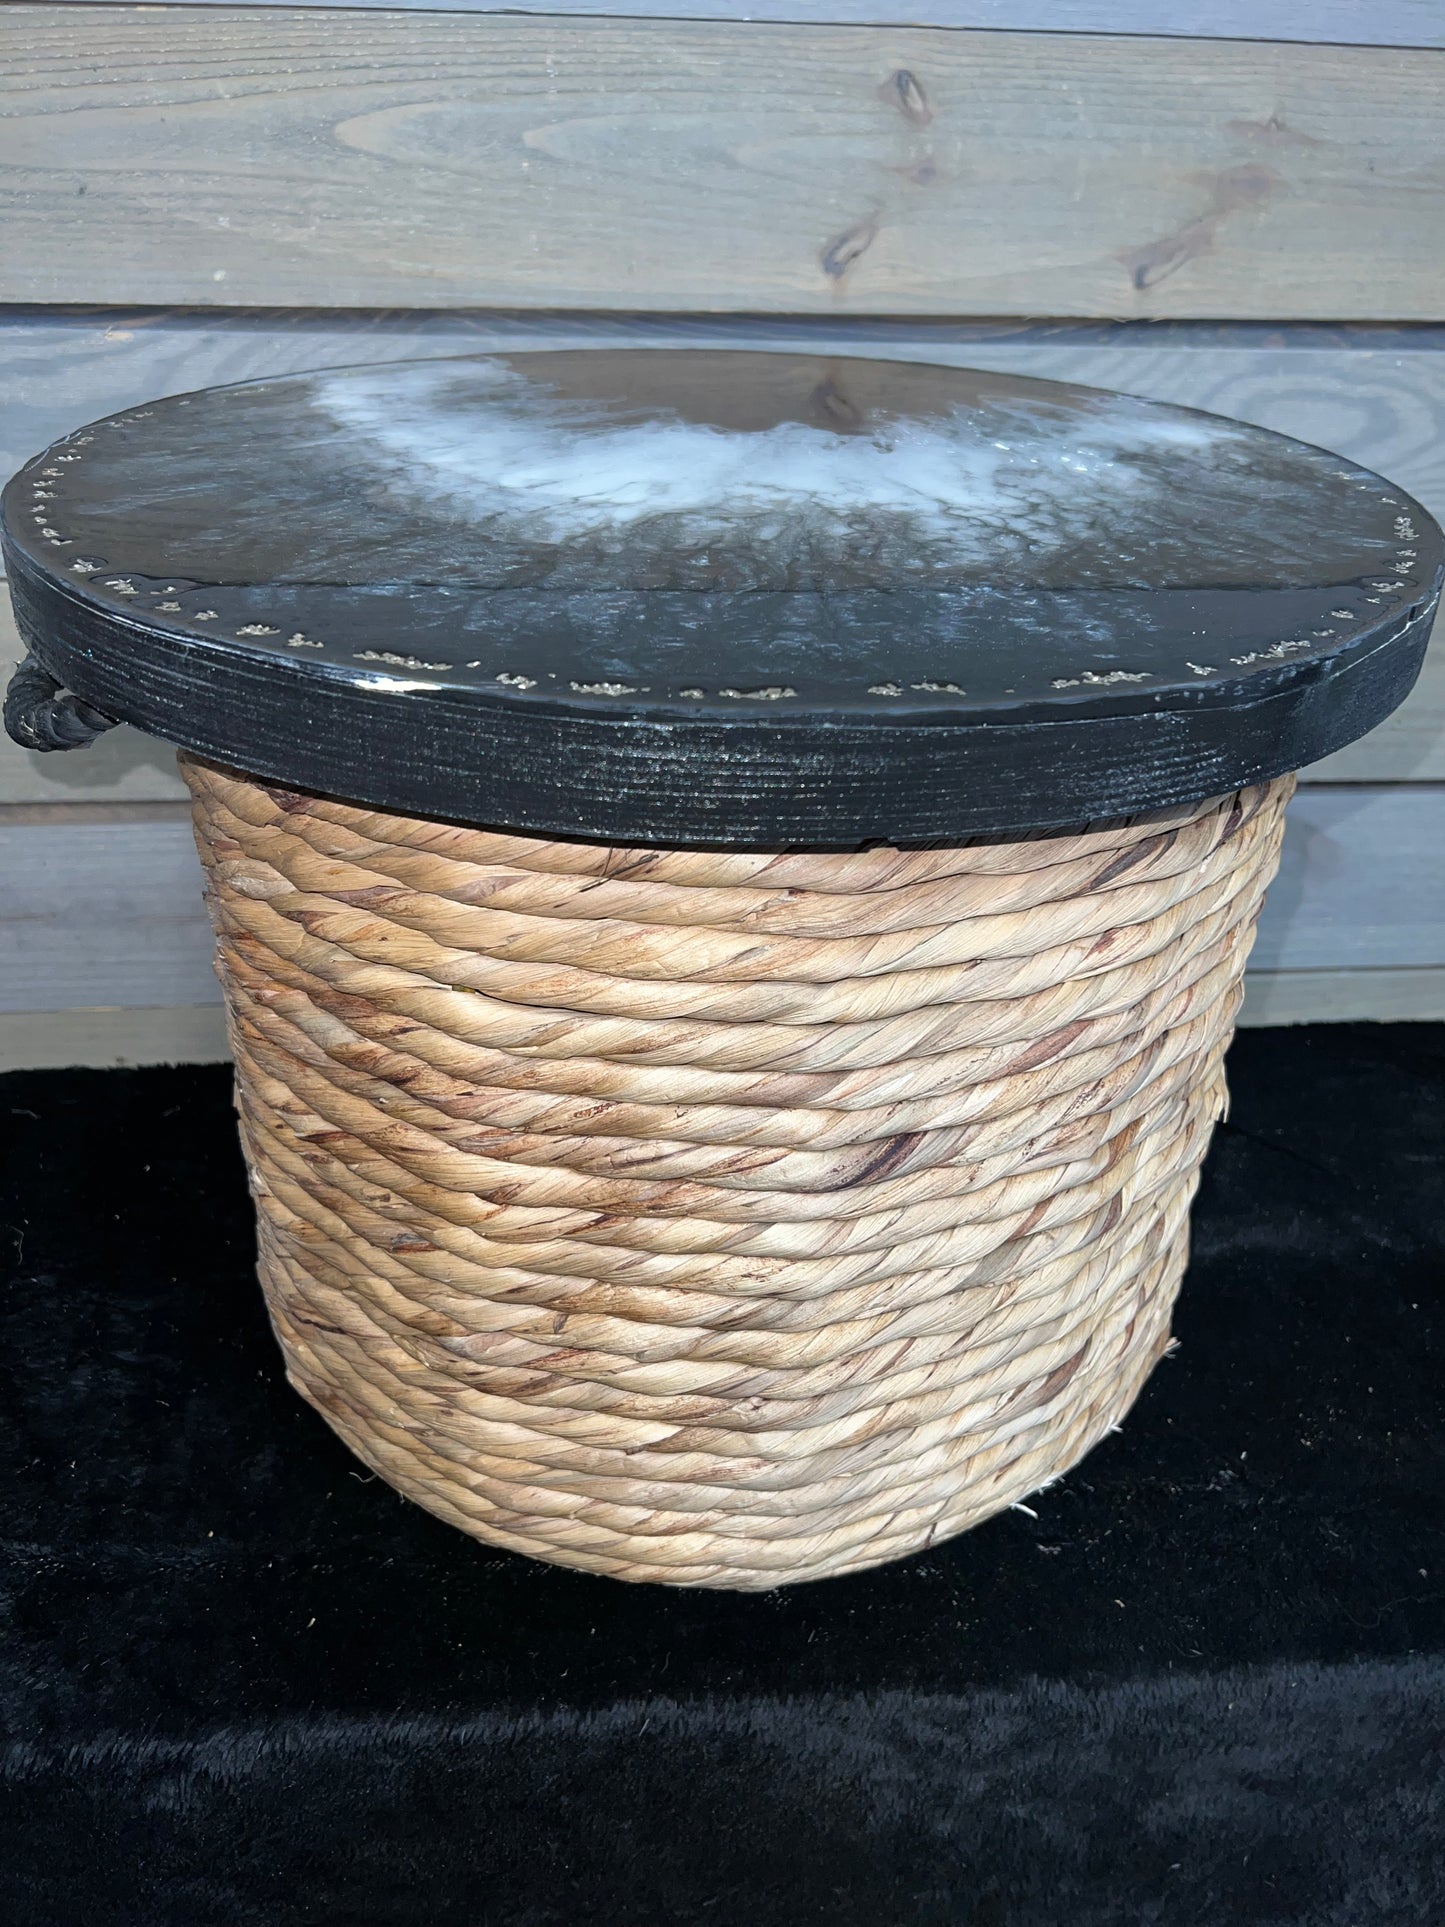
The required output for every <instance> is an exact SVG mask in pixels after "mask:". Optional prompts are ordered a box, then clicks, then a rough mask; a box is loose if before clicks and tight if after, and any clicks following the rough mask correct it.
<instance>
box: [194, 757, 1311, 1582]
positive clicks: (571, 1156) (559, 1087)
mask: <svg viewBox="0 0 1445 1927" xmlns="http://www.w3.org/2000/svg"><path fill="white" fill-rule="evenodd" d="M182 762H183V767H184V770H185V774H186V777H187V780H188V781H189V783H190V786H191V790H192V793H193V796H194V799H195V821H196V834H197V839H198V842H199V845H200V850H201V855H202V859H203V861H204V863H205V865H206V869H207V873H208V878H209V882H208V896H209V902H210V907H211V914H212V917H213V920H214V924H215V928H216V934H217V938H218V943H219V957H220V961H219V970H220V975H221V980H222V983H223V985H224V987H225V993H226V999H227V1004H228V1007H229V1011H230V1024H231V1036H232V1042H233V1045H234V1050H235V1059H236V1077H237V1092H238V1097H237V1102H238V1108H239V1110H240V1113H241V1123H242V1132H243V1136H244V1141H245V1147H246V1153H247V1157H248V1160H249V1164H250V1170H251V1180H252V1186H253V1189H254V1192H255V1195H256V1201H257V1207H258V1213H259V1221H260V1272H261V1279H262V1283H263V1285H264V1288H265V1291H266V1297H267V1302H268V1304H269V1307H270V1311H271V1317H272V1320H273V1322H274V1324H275V1328H276V1331H277V1334H278V1336H279V1338H280V1341H281V1346H282V1349H283V1351H284V1353H285V1356H286V1363H287V1369H288V1372H289V1374H290V1377H291V1379H292V1382H293V1383H294V1384H295V1385H296V1386H297V1388H298V1389H299V1390H300V1391H301V1392H302V1393H303V1395H304V1396H305V1397H306V1398H308V1399H310V1400H311V1402H312V1403H313V1404H314V1405H315V1406H317V1407H318V1409H319V1410H320V1411H321V1412H322V1413H323V1414H324V1415H325V1417H326V1418H327V1420H328V1421H329V1422H330V1424H331V1425H332V1426H333V1427H334V1428H335V1429H336V1431H337V1432H338V1433H339V1434H340V1435H341V1437H342V1438H343V1439H345V1440H346V1442H347V1443H348V1444H349V1445H350V1446H351V1447H352V1449H353V1450H354V1451H355V1452H356V1453H357V1454H358V1455H359V1456H360V1457H361V1458H362V1459H364V1460H365V1461H366V1463H367V1464H368V1465H370V1466H372V1467H374V1468H375V1470H376V1471H377V1472H379V1473H381V1474H382V1476H383V1477H385V1478H386V1479H388V1480H390V1481H391V1483H392V1484H393V1485H395V1486H396V1487H397V1488H398V1489H399V1490H401V1491H402V1492H404V1493H406V1494H407V1495H408V1496H409V1497H411V1498H413V1499H415V1500H416V1501H417V1502H418V1503H419V1504H421V1505H423V1506H426V1507H427V1508H429V1509H430V1510H431V1511H433V1512H435V1513H437V1514H438V1515H439V1516H440V1517H442V1518H443V1519H446V1520H449V1521H450V1522H451V1523H452V1524H454V1525H457V1526H460V1527H461V1528H462V1529H463V1530H464V1531H467V1532H471V1533H474V1534H475V1535H476V1536H477V1537H479V1538H482V1539H485V1540H488V1541H491V1542H493V1543H495V1544H498V1545H503V1546H509V1547H514V1548H516V1549H518V1550H520V1551H523V1552H527V1553H530V1554H532V1555H533V1556H534V1557H537V1558H542V1559H552V1560H557V1561H560V1562H561V1563H563V1564H566V1565H572V1566H578V1567H583V1568H585V1569H587V1570H589V1571H592V1572H602V1573H610V1574H612V1575H614V1576H615V1577H618V1578H623V1579H638V1580H643V1579H646V1580H661V1581H665V1582H668V1583H671V1584H675V1585H689V1586H727V1587H740V1588H765V1587H772V1586H777V1585H781V1584H785V1583H787V1582H789V1581H794V1580H802V1579H815V1578H820V1577H823V1576H825V1575H828V1574H832V1573H842V1572H849V1571H856V1570H858V1569H859V1568H862V1567H867V1566H872V1565H876V1564H878V1563H880V1562H881V1561H883V1560H887V1559H894V1558H897V1557H899V1556H900V1555H901V1554H903V1553H907V1552H910V1551H913V1550H915V1549H916V1548H918V1547H922V1546H927V1545H929V1544H931V1543H933V1542H934V1541H935V1540H938V1539H940V1538H944V1537H946V1536H948V1535H949V1534H951V1533H956V1532H959V1531H961V1530H962V1529H963V1528H965V1527H967V1526H970V1525H973V1524H975V1523H977V1522H978V1521H979V1520H981V1519H984V1518H987V1517H988V1515H989V1514H990V1513H993V1512H996V1511H998V1510H999V1509H1000V1508H1001V1507H1004V1506H1007V1505H1010V1504H1011V1503H1013V1502H1014V1501H1016V1500H1018V1499H1021V1498H1023V1497H1024V1496H1025V1495H1026V1494H1027V1493H1029V1492H1032V1491H1034V1490H1036V1489H1037V1488H1038V1487H1040V1486H1042V1485H1044V1484H1047V1483H1048V1482H1049V1481H1050V1480H1052V1479H1054V1478H1056V1477H1058V1475H1059V1474H1060V1473H1061V1472H1063V1471H1064V1470H1065V1469H1066V1468H1068V1467H1069V1466H1071V1465H1073V1464H1074V1463H1075V1462H1076V1461H1077V1460H1078V1459H1079V1458H1080V1457H1081V1456H1082V1454H1083V1453H1085V1452H1086V1451H1088V1449H1089V1447H1090V1446H1091V1445H1093V1444H1094V1443H1095V1441H1096V1440H1097V1439H1099V1438H1100V1437H1101V1436H1102V1435H1103V1434H1104V1433H1106V1432H1107V1431H1108V1430H1109V1429H1110V1428H1111V1427H1112V1426H1114V1425H1115V1424H1117V1422H1118V1420H1119V1419H1120V1418H1121V1417H1122V1416H1123V1414H1124V1412H1125V1411H1126V1410H1127V1409H1128V1407H1129V1405H1130V1403H1131V1401H1132V1400H1133V1398H1134V1397H1135V1395H1136V1393H1137V1392H1138V1390H1139V1387H1140V1385H1141V1384H1142V1383H1143V1380H1144V1379H1145V1377H1146V1376H1147V1374H1148V1372H1149V1371H1150V1369H1151V1367H1152V1366H1153V1364H1154V1362H1155V1361H1156V1359H1158V1357H1159V1356H1160V1354H1161V1352H1163V1351H1164V1349H1165V1348H1166V1346H1167V1344H1168V1331H1169V1312H1170V1307H1171V1304H1172V1302H1173V1299H1174V1295H1175V1292H1176V1290H1177V1288H1178V1283H1179V1278H1180V1274H1181V1271H1182V1269H1183V1266H1184V1262H1185V1255H1186V1249H1187V1213H1188V1207H1189V1202H1190V1199H1191V1197H1192V1194H1193V1191H1194V1187H1195V1183H1196V1180H1197V1175H1198V1170H1199V1163H1200V1160H1201V1158H1202V1156H1203V1154H1204V1150H1205V1147H1206V1145H1207V1143H1208V1139H1209V1133H1210V1130H1211V1127H1212V1125H1213V1123H1214V1120H1215V1119H1216V1118H1218V1117H1219V1116H1220V1114H1221V1112H1222V1110H1223V1107H1224V1081H1223V1075H1222V1070H1221V1057H1222V1053H1223V1051H1224V1047H1225V1045H1226V1043H1227V1042H1228V1039H1229V1036H1230V1032H1231V1029H1232V1026H1233V1021H1234V1015H1235V1010H1236V1007H1237V1005H1238V1001H1239V994H1240V978H1241V972H1242V970H1243V966H1244V959H1245V956H1246V953H1247V951H1248V949H1249V945H1250V941H1251V938H1252V934H1253V928H1254V921H1255V917H1256V913H1257V911H1258V909H1259V904H1260V900H1261V897H1262V895H1263V892H1264V889H1265V886H1266V884H1267V882H1268V881H1269V878H1270V877H1271V875H1272V874H1273V871H1274V867H1275V863H1276V861H1277V856H1278V849H1279V840H1280V832H1281V828H1282V818H1283V811H1284V806H1285V803H1286V801H1287V799H1288V796H1289V793H1290V791H1291V789H1292V787H1293V779H1288V778H1287V779H1284V780H1281V781H1278V782H1275V783H1271V784H1268V785H1265V786H1263V787H1260V788H1256V789H1250V790H1245V791H1242V792H1240V793H1238V794H1237V795H1230V796H1226V797H1224V798H1221V799H1215V800H1213V801H1209V802H1206V803H1202V804H1199V805H1196V806H1193V807H1189V808H1182V809H1173V810H1168V811H1162V812H1156V813H1155V814H1153V815H1151V816H1147V817H1140V818H1137V819H1134V820H1131V821H1128V822H1125V823H1118V824H1111V825H1109V826H1107V827H1104V828H1098V829H1093V830H1090V831H1088V832H1087V833H1083V834H1079V835H1071V836H1055V837H1046V838H1038V839H1034V840H1029V841H1023V842H1011V843H992V844H976V845H971V846H967V847H961V848H948V849H919V850H895V849H868V850H860V851H856V852H849V853H845V854H807V853H791V854H785V855H756V854H724V853H718V852H713V851H674V850H657V849H620V848H613V847H607V846H601V845H596V844H583V843H559V842H547V841H541V840H537V839H533V838H527V837H521V836H507V835H498V834H490V833H486V832H482V831H478V830H468V829H461V828H456V827H453V826H451V825H447V824H443V823H436V822H428V821H423V820H418V819H415V818H410V817H403V816H395V815H389V814H385V813H380V812H376V811H369V810H365V809H359V808H355V807H353V806H350V805H347V804H343V803H337V802H331V801H326V800H322V799H318V798H316V797H311V796H303V795H298V794H295V793H293V792H290V791H287V790H284V789H279V788H276V787H274V786H271V785H266V784H262V783H260V782H256V781H253V780H251V779H249V778H247V777H244V776H240V775H237V774H235V773H233V772H228V771H225V770H221V769H218V768H215V767H213V766H210V765H207V764H204V763H201V762H198V761H195V760H193V759H191V758H183V759H182Z"/></svg>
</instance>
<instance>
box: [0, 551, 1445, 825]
mask: <svg viewBox="0 0 1445 1927" xmlns="http://www.w3.org/2000/svg"><path fill="white" fill-rule="evenodd" d="M4 554H5V559H6V561H7V563H8V565H9V570H10V581H11V589H12V595H13V600H14V604H15V614H16V621H17V624H18V626H19V629H20V633H21V636H22V639H23V640H24V641H25V643H26V646H27V647H28V648H29V649H30V651H31V653H32V654H33V655H34V657H35V658H36V660H37V661H39V662H40V663H41V664H42V665H43V666H44V667H45V668H46V669H47V670H48V671H49V672H50V673H51V674H52V675H53V676H54V677H55V678H56V679H57V680H58V681H59V682H61V683H62V684H63V685H64V686H65V687H66V688H67V689H70V690H73V691H74V692H75V693H76V694H77V695H78V696H80V697H81V698H83V699H84V701H86V702H87V703H90V704H93V705H94V706H95V707H96V708H98V709H100V710H103V711H104V712H105V713H106V714H107V715H111V716H114V717H116V718H117V719H118V720H120V721H123V722H128V723H132V724H134V725H135V726H136V727H137V728H139V729H142V730H144V731H146V732H147V733H148V734H150V735H153V736H158V737H161V738H162V739H164V740H166V741H168V742H171V743H174V744H176V745H178V746H179V747H180V748H183V749H187V750H190V751H192V752H194V753H195V754H197V755H200V756H204V757H207V758H210V759H212V760H214V761H217V762H221V763H225V764H228V765H231V766H233V767H235V768H237V769H240V770H243V771H245V772H247V773H249V774H251V775H253V776H258V777H261V778H263V779H266V780H268V781H272V782H278V783H282V784H285V785H286V786H288V787H291V788H295V789H298V790H312V791H316V792H318V793H320V794H324V795H328V796H334V797H338V798H342V799H345V800H347V801H351V802H356V803H360V804H364V805H366V806H368V807H371V808H377V809H386V810H393V811H399V812H403V813H408V814H414V815H418V816H431V817H436V818H439V819H442V820H449V821H456V822H465V823H471V824H477V825H485V826H488V827H493V828H499V829H511V830H517V831H521V832H524V833H536V834H539V835H549V836H564V837H577V838H584V839H596V840H601V841H607V842H617V843H642V844H660V845H667V846H672V847H707V846H710V845H712V846H719V847H728V848H733V849H775V848H790V847H798V846H808V847H812V848H819V849H828V848H833V849H849V848H853V847H856V846H857V845H858V844H859V843H866V842H875V841H876V842H887V843H898V844H908V843H919V842H930V841H934V840H952V841H957V840H960V839H964V838H970V837H990V836H992V837H1000V838H1003V837H1010V836H1022V835H1027V834H1030V833H1032V832H1039V831H1047V830H1062V829H1071V828H1075V827H1077V826H1078V825H1079V824H1081V823H1084V822H1087V821H1099V820H1102V819H1107V818H1111V817H1120V816H1127V815H1132V814H1135V813H1137V812H1139V811H1142V810H1150V809H1157V808H1164V807H1168V806H1170V805H1174V804H1186V803H1193V802H1197V801H1199V800H1201V799H1202V798H1204V797H1207V796H1212V795H1220V794H1223V793H1224V792H1226V791H1228V790H1231V789H1236V788H1239V787H1241V786H1243V785H1245V784H1249V783H1255V782H1261V781H1265V780H1267V779H1269V778H1271V777H1275V776H1280V775H1283V774H1285V773H1286V772H1288V771H1291V770H1295V769H1300V768H1303V767H1304V766H1306V765H1307V764H1310V763H1313V762H1317V761H1318V760H1319V759H1320V758H1321V757H1324V756H1328V755H1330V754H1331V753H1332V752H1333V751H1335V750H1337V749H1340V748H1343V747H1344V746H1345V745H1346V744H1347V743H1350V742H1353V741H1354V740H1355V739H1356V738H1357V737H1359V736H1362V735H1364V734H1365V733H1366V731H1368V730H1370V729H1373V728H1374V727H1375V726H1376V724H1377V723H1379V722H1381V721H1383V720H1384V718H1385V717H1386V716H1388V715H1389V714H1390V713H1391V711H1392V710H1394V709H1395V708H1397V707H1398V705H1399V704H1400V703H1401V702H1403V700H1404V699H1405V697H1406V696H1407V695H1408V694H1409V692H1410V689H1411V688H1412V686H1413V684H1414V682H1415V679H1416V677H1417V676H1418V674H1419V671H1420V666H1421V662H1422V661H1423V657H1424V652H1425V646H1426V643H1427V642H1428V640H1429V634H1430V625H1431V621H1432V618H1433V616H1434V613H1435V608H1436V605H1437V603H1438V600H1439V594H1440V578H1441V574H1442V571H1441V569H1440V568H1439V567H1438V566H1437V569H1436V573H1435V581H1434V584H1433V586H1432V589H1431V591H1430V592H1429V593H1428V594H1426V595H1425V596H1422V597H1421V598H1420V600H1419V601H1417V602H1416V603H1415V604H1414V605H1413V606H1412V607H1411V608H1410V609H1408V610H1407V611H1406V612H1405V613H1404V614H1403V616H1397V617H1395V618H1394V619H1393V620H1392V621H1389V622H1387V623H1385V624H1382V625H1381V626H1380V627H1379V628H1378V629H1375V630H1373V631H1369V632H1367V633H1366V634H1364V635H1363V636H1360V637H1357V638H1355V639H1353V640H1352V643H1351V645H1350V646H1349V647H1347V648H1345V649H1342V650H1340V651H1338V652H1337V653H1335V654H1334V655H1332V656H1329V657H1324V658H1320V657H1316V658H1313V659H1311V660H1310V661H1307V662H1298V663H1293V664H1291V663H1282V664H1281V665H1280V667H1279V668H1278V669H1276V670H1271V671H1268V672H1264V673H1259V672H1256V673H1255V674H1254V675H1252V676H1251V677H1249V678H1247V679H1246V678H1244V677H1241V678H1239V679H1238V680H1236V681H1230V682H1227V683H1223V684H1218V683H1217V684H1215V685H1214V686H1213V687H1212V688H1211V689H1210V690H1208V691H1205V690H1203V689H1200V690H1189V689H1180V690H1169V691H1161V692H1159V694H1158V695H1157V696H1156V697H1154V698H1153V699H1152V700H1151V703H1150V706H1149V707H1147V708H1139V707H1137V699H1136V706H1135V707H1134V708H1133V710H1132V712H1129V711H1124V712H1123V713H1119V712H1120V705H1118V704H1117V702H1115V703H1112V704H1111V703H1109V702H1108V700H1107V699H1103V700H1098V701H1096V703H1095V704H1094V705H1091V710H1090V712H1088V713H1080V711H1079V709H1077V708H1072V707H1071V708H1065V707H1064V706H1063V705H1060V707H1059V709H1058V710H1057V711H1055V712H1054V714H1053V716H1052V717H1051V718H1050V719H1049V720H1042V719H1041V718H1040V717H1039V716H1038V714H1037V712H1035V713H1034V714H1033V715H1032V716H1029V715H1028V714H1027V713H1026V714H1025V715H1024V716H1023V717H1018V716H1010V715H1009V714H1008V713H1007V712H1002V713H996V714H995V716H993V717H991V718H990V719H989V720H987V721H968V722H964V721H952V722H950V721H942V722H940V721H938V720H936V719H926V720H896V721H895V720H891V719H880V720H878V721H876V722H869V723H859V722H858V721H856V720H843V719H841V718H840V719H839V720H838V721H837V722H836V723H833V724H830V725H825V726H823V727H821V728H820V727H819V724H818V720H817V718H816V717H814V718H811V719H810V720H809V722H808V724H807V725H806V726H805V727H804V726H799V725H797V724H792V725H790V724H789V722H788V721H787V720H785V719H783V718H776V719H774V718H771V717H770V718H767V719H761V718H739V719H738V720H736V721H731V720H730V721H727V722H723V721H720V720H717V719H715V718H712V717H709V718H702V719H699V720H698V721H697V722H696V723H695V724H693V725H691V726H690V727H687V728H683V727H680V726H679V725H678V723H677V722H676V721H675V720H658V719H654V718H649V717H647V716H646V715H638V716H628V717H618V716H615V715H613V716H608V715H603V714H596V715H587V714H582V713H579V712H577V711H571V712H567V711H561V710H556V711H552V710H548V709H545V708H543V707H541V706H538V705H529V706H528V707H527V708H525V709H523V708H521V707H520V706H518V705H514V704H511V703H507V702H501V701H499V702H493V703H488V702H486V701H485V700H483V699H478V698H477V697H476V696H475V695H472V694H468V695H467V696H465V697H461V696H459V695H458V694H456V693H455V692H451V691H448V690H446V689H444V688H438V689H425V690H416V689H411V690H408V692H407V694H406V696H405V699H404V700H402V699H401V698H400V697H399V696H398V694H397V693H396V692H394V691H387V690H386V689H385V688H384V687H378V686H376V685H367V684H365V683H359V682H355V681H349V680H348V681H343V680H341V679H339V678H337V679H332V678H328V677H324V676H322V675H318V674H317V672H316V669H315V668H313V667H311V666H307V668H305V669H303V668H301V666H300V665H293V664H291V663H289V662H287V661H285V660H274V659H273V660H269V661H267V662H265V663H264V664H262V663H259V662H258V663H254V664H252V663H247V662H244V661H239V660H238V659H237V658H236V657H234V656H232V657H229V658H228V659H227V661H226V677H225V680H224V682H223V683H218V681H217V679H216V678H215V676H214V673H213V672H214V669H215V667H216V662H215V654H216V652H214V651H213V650H210V649H208V647H207V645H206V644H204V643H201V642H195V641H191V640H189V639H187V638H184V637H181V636H178V635H174V634H167V633H166V632H164V631H162V630H160V629H156V628H152V627H149V626H147V625H143V624H140V623H136V622H131V621H128V620H127V619H126V618H125V617H124V616H121V615H118V614H112V613H110V612H108V611H104V610H101V609H99V608H97V607H96V606H95V605H94V604H91V603H88V602H87V601H85V600H84V599H83V598H82V597H81V596H79V595H76V594H72V593H70V591H69V588H68V585H65V584H62V583H60V582H58V581H56V580H55V579H54V578H52V577H50V576H48V575H46V574H45V573H44V571H43V570H41V569H40V568H38V567H37V566H36V565H35V564H34V562H33V561H32V560H31V559H30V558H29V557H28V556H27V555H26V554H25V552H24V551H23V550H22V549H20V548H19V546H18V545H17V544H16V543H14V541H13V540H12V539H10V538H9V536H8V533H7V534H6V539H5V541H4ZM117 644H120V645H121V646H120V648H119V649H117V647H116V645H117ZM1111 707H1112V708H1114V709H1115V711H1116V713H1113V714H1109V713H1107V711H1108V709H1109V708H1111ZM1101 709H1102V710H1103V711H1104V712H1105V713H1099V711H1100V710H1101ZM359 743H365V744H366V746H367V755H366V757H365V759H363V758H361V757H359V756H358V753H357V748H358V744H359ZM1061 796H1067V797H1068V799H1069V804H1068V807H1067V809H1061V808H1060V805H1059V800H1058V799H1059V798H1060V797H1061Z"/></svg>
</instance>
